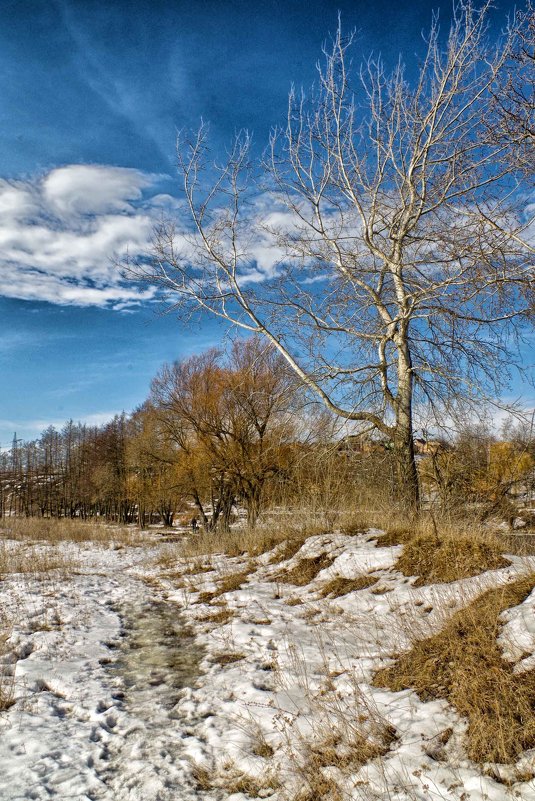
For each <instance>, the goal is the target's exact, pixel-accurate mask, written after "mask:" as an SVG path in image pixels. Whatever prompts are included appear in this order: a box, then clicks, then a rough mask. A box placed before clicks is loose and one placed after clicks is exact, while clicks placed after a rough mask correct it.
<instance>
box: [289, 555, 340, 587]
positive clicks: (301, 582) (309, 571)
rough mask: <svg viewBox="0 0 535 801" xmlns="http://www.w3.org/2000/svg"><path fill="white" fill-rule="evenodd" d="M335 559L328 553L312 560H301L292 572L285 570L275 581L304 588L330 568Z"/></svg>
mask: <svg viewBox="0 0 535 801" xmlns="http://www.w3.org/2000/svg"><path fill="white" fill-rule="evenodd" d="M333 562H334V559H333V558H332V557H330V556H328V554H326V553H322V554H320V555H319V556H313V557H311V558H310V559H301V560H300V561H299V562H298V563H297V564H296V565H295V567H293V568H292V569H291V570H284V571H282V572H281V573H279V574H278V575H277V576H276V577H275V581H280V582H281V583H283V584H295V585H296V586H297V587H304V586H305V584H310V582H311V581H312V580H313V579H315V578H316V576H317V575H318V573H320V572H321V571H322V570H325V568H327V567H330V565H332V563H333Z"/></svg>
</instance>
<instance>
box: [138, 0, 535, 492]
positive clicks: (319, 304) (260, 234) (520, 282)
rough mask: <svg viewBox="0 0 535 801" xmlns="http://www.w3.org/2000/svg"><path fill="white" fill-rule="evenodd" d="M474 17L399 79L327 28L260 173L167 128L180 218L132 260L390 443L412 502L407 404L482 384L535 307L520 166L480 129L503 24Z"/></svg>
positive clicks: (458, 20) (502, 367) (440, 408)
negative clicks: (313, 79) (317, 60)
mask: <svg viewBox="0 0 535 801" xmlns="http://www.w3.org/2000/svg"><path fill="white" fill-rule="evenodd" d="M488 13H489V12H488V5H485V6H483V7H482V8H481V9H476V8H474V6H473V5H472V4H471V3H470V2H460V3H459V4H458V5H456V6H455V8H454V14H453V20H452V24H451V29H450V32H449V36H448V37H447V38H446V40H445V42H443V38H442V36H441V33H440V30H439V25H438V21H437V19H436V18H435V19H434V20H433V22H432V25H431V29H430V32H429V34H428V36H427V39H426V43H427V45H426V53H425V56H424V58H423V61H422V63H421V65H420V67H419V70H418V74H417V76H416V78H415V79H414V80H412V79H409V77H407V74H406V70H405V68H404V66H403V65H402V64H401V63H400V64H399V65H398V66H397V67H396V68H395V69H394V70H393V72H391V73H390V74H387V72H386V71H385V68H384V65H383V64H382V62H381V61H380V60H376V61H374V60H369V61H367V62H365V63H364V65H363V66H362V67H361V68H360V70H352V69H351V63H350V58H349V54H348V50H349V48H350V47H351V44H352V37H351V36H350V37H349V38H347V39H344V37H343V35H342V32H341V29H340V28H339V29H338V31H337V33H336V35H335V37H334V39H333V41H332V44H331V46H330V47H329V49H327V48H326V49H325V62H324V64H323V66H320V67H319V68H318V70H319V77H318V85H317V87H316V88H315V89H314V90H313V91H312V92H311V93H310V95H309V96H305V95H304V94H302V95H298V94H296V93H295V92H292V93H291V95H290V101H289V111H288V119H287V124H286V126H285V127H284V128H282V129H279V130H276V131H274V132H273V134H272V137H271V142H270V148H269V150H268V155H267V156H266V157H265V158H264V161H263V162H262V165H261V169H260V170H259V169H258V168H257V167H256V168H255V166H254V165H253V164H251V142H250V138H249V136H248V135H247V134H240V135H238V136H237V138H236V140H235V142H234V145H233V147H232V149H231V152H230V154H229V157H228V159H227V161H226V162H225V163H224V164H223V165H222V166H220V167H218V168H217V167H214V166H213V165H212V164H211V159H210V153H209V147H208V141H207V128H206V126H204V125H202V126H201V128H200V130H199V131H198V133H197V135H196V136H194V137H193V138H192V139H190V140H183V139H179V143H178V148H177V150H178V165H179V172H180V174H181V175H182V178H183V184H184V192H185V199H186V206H187V210H188V214H189V217H190V218H191V222H192V224H191V226H190V227H188V228H185V227H183V226H182V227H181V226H180V225H179V224H178V222H176V221H164V222H162V223H161V224H160V225H159V226H158V227H157V229H156V230H155V235H154V247H153V253H152V260H151V261H150V262H145V263H144V264H142V265H137V267H136V266H134V268H133V270H134V273H135V275H136V277H137V278H143V279H145V280H149V281H151V282H155V283H159V284H160V285H161V286H163V287H164V288H165V290H167V291H168V293H169V296H170V297H171V298H172V300H173V309H177V310H181V311H183V312H184V313H185V314H189V313H191V312H192V311H194V310H198V311H201V312H207V313H209V314H211V315H215V316H217V317H219V318H222V319H223V320H225V321H227V322H229V323H231V324H232V325H235V326H238V327H241V328H242V329H245V330H247V331H250V332H252V333H255V334H261V335H263V336H265V337H267V339H268V340H269V341H270V342H271V343H272V345H273V346H274V347H275V348H276V349H277V350H278V351H279V353H280V354H282V356H283V357H284V359H285V360H286V362H287V363H288V364H289V365H290V367H291V368H292V369H293V370H294V371H295V373H296V374H297V375H298V376H299V378H300V379H301V380H302V382H304V384H305V385H306V387H308V389H309V390H310V391H312V392H313V393H314V394H315V395H316V396H319V398H320V399H321V401H322V402H323V403H324V404H325V406H326V407H327V408H328V409H330V410H331V411H332V412H334V413H335V414H337V415H339V416H340V417H341V418H345V419H346V420H348V421H353V422H354V423H356V424H360V425H361V426H362V427H364V428H370V429H376V430H378V431H380V432H381V433H382V434H383V435H385V436H386V437H387V438H388V439H390V440H391V442H392V444H393V448H394V453H395V455H396V462H397V476H398V481H397V483H398V486H399V491H400V500H402V501H403V503H404V504H406V505H407V506H409V507H417V506H418V504H419V488H418V476H417V470H416V465H415V458H414V446H413V429H414V425H415V413H416V411H417V410H418V408H423V407H425V408H426V414H429V410H431V412H432V413H433V414H435V416H436V417H440V416H443V415H444V414H445V413H446V412H447V411H448V410H449V409H450V408H451V406H452V404H454V403H455V402H456V401H457V400H458V399H460V398H463V399H464V400H465V401H467V402H469V401H478V400H479V399H481V398H482V397H484V396H488V397H492V396H493V397H497V396H498V394H499V392H500V388H501V387H502V386H503V382H504V381H506V380H507V375H508V367H510V366H511V365H513V364H514V363H515V354H517V346H518V338H519V337H520V336H521V335H522V331H523V326H524V325H526V324H527V323H528V317H529V314H530V310H531V309H532V308H533V297H532V284H531V280H532V278H533V245H532V244H530V243H529V241H528V234H527V232H528V229H529V225H530V222H531V221H530V219H528V213H527V208H528V200H527V195H526V189H527V188H528V186H530V185H528V183H527V182H529V180H530V173H529V172H528V171H527V170H525V169H523V170H520V169H518V164H516V163H515V161H514V159H512V158H511V148H512V147H514V146H515V143H514V142H513V141H512V140H508V139H507V138H506V137H503V136H500V137H495V136H494V137H493V136H491V135H489V124H490V128H492V120H493V119H495V120H496V124H498V118H499V109H498V108H497V106H496V103H495V95H496V90H497V88H498V87H499V86H501V85H503V81H504V79H505V76H506V74H507V75H508V74H509V73H507V70H508V69H509V66H510V63H511V58H512V55H513V53H514V52H515V49H516V48H517V45H518V38H517V37H518V29H517V27H516V26H515V25H514V24H513V25H512V26H510V27H509V29H508V31H507V33H506V34H504V36H503V37H502V38H501V39H500V41H499V42H492V41H490V40H489V39H488V38H487V21H488ZM354 80H355V84H353V81H354ZM524 166H525V165H524ZM214 169H215V170H216V172H215V173H214ZM214 176H215V177H214ZM260 187H261V188H260Z"/></svg>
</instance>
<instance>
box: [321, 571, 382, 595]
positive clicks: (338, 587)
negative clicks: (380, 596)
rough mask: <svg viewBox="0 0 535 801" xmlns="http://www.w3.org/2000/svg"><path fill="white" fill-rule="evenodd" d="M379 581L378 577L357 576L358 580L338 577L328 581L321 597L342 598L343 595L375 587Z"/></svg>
mask: <svg viewBox="0 0 535 801" xmlns="http://www.w3.org/2000/svg"><path fill="white" fill-rule="evenodd" d="M378 580H379V579H378V578H377V577H376V576H357V577H356V578H343V577H342V576H337V577H336V578H333V579H331V580H330V581H328V582H327V583H326V584H325V585H324V586H323V587H322V588H321V595H322V596H323V597H324V598H326V597H327V596H328V595H330V596H331V598H340V597H341V596H342V595H348V594H349V593H350V592H357V591H358V590H364V589H366V588H367V587H373V585H374V584H376V583H377V581H378Z"/></svg>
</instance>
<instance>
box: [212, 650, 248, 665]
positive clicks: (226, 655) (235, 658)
mask: <svg viewBox="0 0 535 801" xmlns="http://www.w3.org/2000/svg"><path fill="white" fill-rule="evenodd" d="M210 659H211V661H212V662H213V663H214V664H216V665H221V666H223V665H233V664H234V662H241V660H242V659H245V654H239V653H235V652H231V651H223V652H222V653H220V654H214V655H213V656H212V657H210Z"/></svg>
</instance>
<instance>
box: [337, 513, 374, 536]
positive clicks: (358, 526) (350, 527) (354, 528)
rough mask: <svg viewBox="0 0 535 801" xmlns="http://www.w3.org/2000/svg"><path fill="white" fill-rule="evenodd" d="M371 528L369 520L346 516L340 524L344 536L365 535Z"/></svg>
mask: <svg viewBox="0 0 535 801" xmlns="http://www.w3.org/2000/svg"><path fill="white" fill-rule="evenodd" d="M371 526H372V523H371V521H370V519H368V518H364V517H353V516H346V517H345V518H344V519H343V520H342V522H341V524H340V531H341V532H342V534H349V535H350V536H355V535H357V534H365V533H366V532H367V531H368V529H369V528H371Z"/></svg>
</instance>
